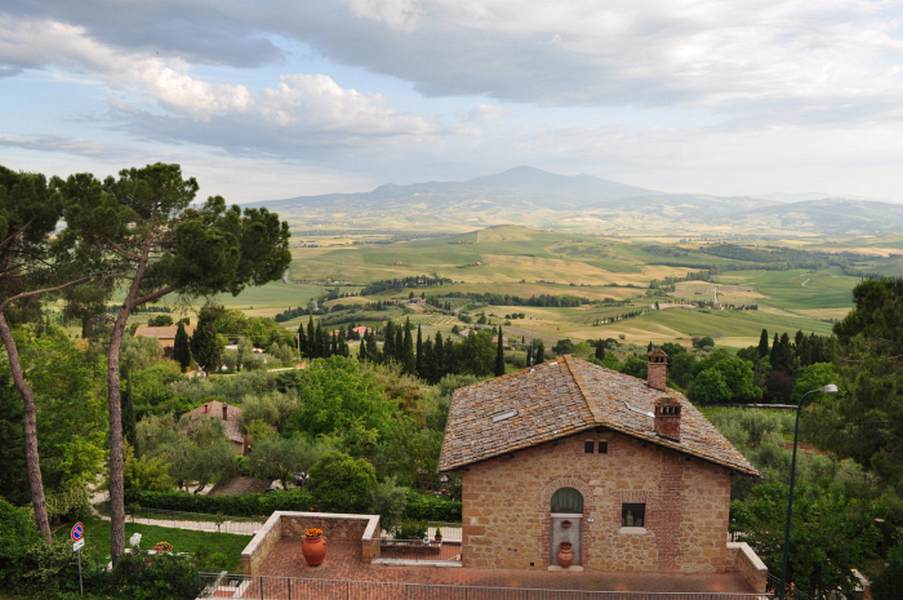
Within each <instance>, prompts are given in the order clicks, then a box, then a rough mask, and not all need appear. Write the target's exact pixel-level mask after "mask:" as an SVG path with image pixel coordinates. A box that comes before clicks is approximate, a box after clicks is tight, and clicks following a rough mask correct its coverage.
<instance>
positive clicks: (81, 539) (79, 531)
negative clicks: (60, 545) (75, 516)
mask: <svg viewBox="0 0 903 600" xmlns="http://www.w3.org/2000/svg"><path fill="white" fill-rule="evenodd" d="M69 537H70V538H71V539H72V551H73V552H75V557H76V560H78V591H79V593H80V594H81V596H82V597H84V596H85V585H84V583H83V582H82V552H81V550H82V548H84V547H85V524H84V523H82V522H81V521H79V522H78V523H76V524H75V525H73V526H72V529H70V530H69Z"/></svg>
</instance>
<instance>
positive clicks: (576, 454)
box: [462, 431, 735, 573]
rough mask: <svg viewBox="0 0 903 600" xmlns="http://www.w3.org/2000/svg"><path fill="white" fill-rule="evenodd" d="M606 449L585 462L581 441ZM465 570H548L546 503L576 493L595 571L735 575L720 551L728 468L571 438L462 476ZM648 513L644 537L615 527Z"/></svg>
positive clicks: (629, 443) (587, 559) (642, 447)
mask: <svg viewBox="0 0 903 600" xmlns="http://www.w3.org/2000/svg"><path fill="white" fill-rule="evenodd" d="M589 440H593V441H600V440H605V441H607V442H608V453H607V454H597V453H593V454H584V452H583V443H584V441H589ZM462 475H463V498H462V499H463V507H462V512H463V514H462V516H463V552H462V554H463V555H462V558H463V561H464V565H465V566H467V567H484V568H531V567H533V568H541V569H544V568H546V567H548V566H549V564H550V562H551V560H550V559H551V548H550V544H551V542H550V537H551V536H550V528H551V518H550V508H551V497H552V494H553V493H554V492H555V491H556V490H558V489H559V488H562V487H572V488H576V489H577V490H578V491H580V492H581V493H582V494H583V503H584V518H583V522H582V525H581V527H582V529H581V538H582V539H581V547H582V551H581V554H582V557H581V562H582V565H583V566H584V567H585V568H586V569H588V570H598V571H648V572H653V571H657V572H685V573H718V572H726V571H730V570H734V564H735V557H734V554H733V553H732V552H729V551H728V549H727V546H726V540H727V528H728V513H729V509H730V487H731V477H730V474H729V472H728V470H727V469H724V468H722V467H718V466H715V465H713V464H710V463H707V462H705V461H701V460H696V459H690V460H688V457H686V456H685V455H683V454H681V453H679V452H675V451H673V450H669V449H666V448H661V447H659V446H655V445H653V444H644V443H643V442H641V441H639V440H636V439H634V438H631V437H629V436H625V435H622V434H619V433H616V432H612V431H607V432H604V433H595V432H587V433H583V434H575V435H573V436H571V437H568V438H564V439H562V440H558V441H557V442H552V443H548V444H543V445H541V446H537V447H533V448H528V449H526V450H522V451H520V452H517V453H515V454H514V455H512V456H510V457H499V458H494V459H491V460H488V461H484V462H482V463H477V464H475V465H471V466H470V467H469V468H467V469H466V470H464V471H463V473H462ZM624 502H643V503H645V504H646V521H645V531H643V530H638V529H636V528H631V529H629V530H628V529H622V528H621V504H622V503H624Z"/></svg>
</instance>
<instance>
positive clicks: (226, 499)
mask: <svg viewBox="0 0 903 600" xmlns="http://www.w3.org/2000/svg"><path fill="white" fill-rule="evenodd" d="M128 501H129V502H131V503H135V504H138V505H140V506H141V507H142V508H162V509H166V510H177V511H185V512H199V513H208V514H217V513H222V514H224V515H231V516H236V517H257V516H264V515H269V514H271V513H272V512H273V511H276V510H298V511H309V510H311V508H312V507H313V506H314V501H313V496H312V495H311V493H310V492H309V491H308V490H306V489H294V490H288V491H282V490H276V491H272V492H266V493H251V494H240V495H235V496H231V495H230V496H205V495H198V494H191V493H187V492H182V491H172V492H137V491H133V492H131V493H129V495H128ZM318 508H322V509H323V510H329V507H318Z"/></svg>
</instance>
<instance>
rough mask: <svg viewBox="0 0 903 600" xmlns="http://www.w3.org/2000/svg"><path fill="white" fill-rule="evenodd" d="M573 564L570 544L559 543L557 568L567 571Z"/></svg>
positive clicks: (572, 552) (572, 549)
mask: <svg viewBox="0 0 903 600" xmlns="http://www.w3.org/2000/svg"><path fill="white" fill-rule="evenodd" d="M573 562H574V547H573V546H572V545H571V543H570V542H561V544H560V545H559V546H558V566H559V567H561V568H562V569H567V568H568V567H570V566H571V563H573Z"/></svg>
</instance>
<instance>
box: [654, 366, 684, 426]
mask: <svg viewBox="0 0 903 600" xmlns="http://www.w3.org/2000/svg"><path fill="white" fill-rule="evenodd" d="M651 365H652V363H650V366H651ZM653 427H654V428H655V434H656V435H658V436H660V437H663V438H668V439H669V440H674V441H675V442H679V441H680V401H679V400H678V399H677V398H672V397H670V396H664V397H662V398H659V399H658V400H656V401H655V419H654V424H653Z"/></svg>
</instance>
